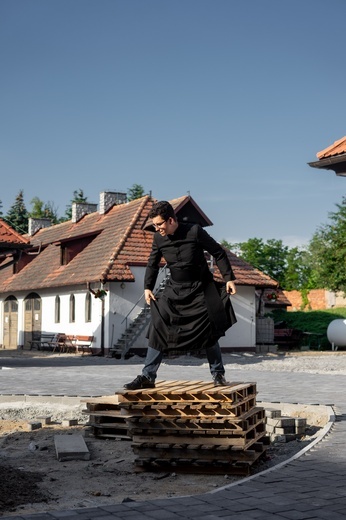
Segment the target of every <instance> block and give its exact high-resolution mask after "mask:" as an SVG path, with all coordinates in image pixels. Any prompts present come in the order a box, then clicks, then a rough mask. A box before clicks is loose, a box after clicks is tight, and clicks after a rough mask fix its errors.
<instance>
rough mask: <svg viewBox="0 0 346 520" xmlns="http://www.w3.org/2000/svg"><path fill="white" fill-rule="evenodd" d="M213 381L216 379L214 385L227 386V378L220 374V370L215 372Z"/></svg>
mask: <svg viewBox="0 0 346 520" xmlns="http://www.w3.org/2000/svg"><path fill="white" fill-rule="evenodd" d="M213 381H214V386H225V385H227V381H226V379H225V376H224V375H222V374H220V372H217V373H216V374H213Z"/></svg>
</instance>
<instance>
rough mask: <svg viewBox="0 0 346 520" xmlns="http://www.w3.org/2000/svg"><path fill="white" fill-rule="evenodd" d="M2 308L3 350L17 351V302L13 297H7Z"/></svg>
mask: <svg viewBox="0 0 346 520" xmlns="http://www.w3.org/2000/svg"><path fill="white" fill-rule="evenodd" d="M3 306H4V314H3V316H4V323H3V331H4V338H3V339H4V348H6V349H17V340H18V301H17V299H16V298H15V297H14V296H9V297H8V298H6V300H5V301H4V303H3Z"/></svg>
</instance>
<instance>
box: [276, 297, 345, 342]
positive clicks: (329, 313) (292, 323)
mask: <svg viewBox="0 0 346 520" xmlns="http://www.w3.org/2000/svg"><path fill="white" fill-rule="evenodd" d="M271 317H272V318H273V319H274V323H278V322H280V321H283V322H285V323H286V324H287V328H290V329H291V328H292V329H299V330H301V331H303V332H312V333H315V334H322V337H321V350H327V349H328V350H330V349H331V344H330V343H329V341H328V339H327V328H328V325H329V323H330V322H331V321H333V320H337V319H345V318H346V307H338V308H337V309H326V310H323V311H295V312H287V311H282V310H277V311H273V313H272V315H271ZM306 341H307V340H306V339H304V340H302V344H301V345H303V344H304V343H305V344H306ZM316 345H317V342H316ZM311 348H313V347H311Z"/></svg>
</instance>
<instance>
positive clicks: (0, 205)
mask: <svg viewBox="0 0 346 520" xmlns="http://www.w3.org/2000/svg"><path fill="white" fill-rule="evenodd" d="M1 215H2V200H0V216H1Z"/></svg>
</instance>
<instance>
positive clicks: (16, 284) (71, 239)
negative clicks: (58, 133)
mask: <svg viewBox="0 0 346 520" xmlns="http://www.w3.org/2000/svg"><path fill="white" fill-rule="evenodd" d="M154 202H156V201H155V200H154V199H152V198H151V197H150V196H148V195H146V196H144V197H142V198H140V199H136V200H134V201H131V202H128V203H123V204H119V205H114V206H113V207H112V208H111V209H110V210H109V211H107V212H106V213H105V214H100V213H99V212H97V211H96V212H93V213H89V214H87V215H85V216H83V217H82V218H81V219H80V220H79V221H78V222H72V221H71V220H70V221H67V222H63V223H61V224H57V225H53V226H51V227H48V228H43V229H40V230H39V231H38V232H37V233H36V234H35V235H34V236H32V237H30V244H31V250H30V254H25V253H24V255H23V257H24V260H23V262H22V264H21V265H20V266H18V269H17V271H18V272H13V267H7V268H3V269H2V270H0V291H1V292H14V291H20V290H31V291H32V290H39V289H42V288H53V287H62V286H71V285H81V284H88V283H94V282H100V281H101V282H103V283H105V282H107V281H109V282H111V281H117V282H121V281H125V282H133V281H135V277H134V274H133V271H132V269H131V267H133V266H145V265H146V263H147V259H148V256H149V254H150V251H151V244H152V237H153V235H152V232H150V231H148V230H147V228H148V225H149V224H150V220H149V212H150V209H151V208H152V205H153V203H154ZM171 203H172V205H173V206H174V208H175V210H176V212H177V214H178V217H179V218H180V216H181V215H182V216H183V220H189V219H191V218H192V219H193V218H197V220H199V223H201V225H209V223H210V220H209V219H208V218H207V217H206V216H205V215H204V213H203V212H202V211H201V210H200V208H199V207H198V205H197V204H196V203H195V201H194V200H193V199H192V198H191V197H190V196H184V197H180V198H179V199H174V200H173V201H171ZM197 214H198V215H197ZM202 223H204V224H202ZM18 239H19V240H22V241H23V243H27V242H28V240H29V238H24V237H21V236H20V235H18ZM66 248H67V249H68V248H71V250H73V255H72V257H71V260H70V261H69V262H68V263H67V264H66V265H62V263H61V258H62V256H61V255H62V250H64V249H66ZM228 255H229V257H230V260H231V264H232V267H233V269H234V273H235V276H236V283H237V284H239V285H253V286H255V287H276V286H277V282H276V281H275V280H273V279H271V278H270V277H269V276H267V275H265V274H264V273H262V272H261V271H259V270H257V269H255V268H253V267H252V266H250V265H249V264H247V263H246V262H244V261H243V260H242V259H240V258H238V257H237V256H236V255H234V254H233V253H231V252H228ZM215 276H216V277H218V276H220V275H219V273H218V270H217V269H216V271H215Z"/></svg>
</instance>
